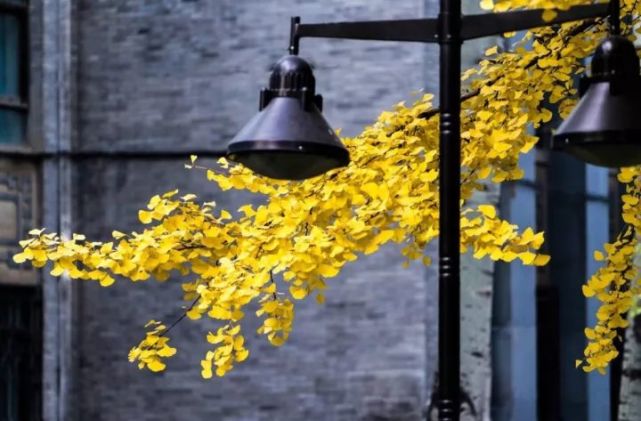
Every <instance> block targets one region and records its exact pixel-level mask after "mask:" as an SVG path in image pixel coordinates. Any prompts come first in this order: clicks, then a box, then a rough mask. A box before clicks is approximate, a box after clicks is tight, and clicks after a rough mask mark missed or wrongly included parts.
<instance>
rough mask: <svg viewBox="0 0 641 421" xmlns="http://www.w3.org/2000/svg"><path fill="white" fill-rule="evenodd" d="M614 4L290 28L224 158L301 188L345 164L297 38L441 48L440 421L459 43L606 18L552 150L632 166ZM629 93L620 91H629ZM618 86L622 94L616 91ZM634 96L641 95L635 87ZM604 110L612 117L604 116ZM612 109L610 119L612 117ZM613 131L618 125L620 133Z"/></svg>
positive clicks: (637, 129)
mask: <svg viewBox="0 0 641 421" xmlns="http://www.w3.org/2000/svg"><path fill="white" fill-rule="evenodd" d="M619 13H620V5H619V1H618V0H611V1H610V2H609V4H595V5H588V6H576V7H573V8H570V9H569V10H567V11H561V12H559V13H558V14H557V16H556V17H555V18H554V19H552V20H550V21H545V20H544V19H543V10H527V11H515V12H506V13H493V14H482V15H470V16H462V13H461V1H460V0H440V14H439V15H438V17H437V18H433V19H411V20H395V21H372V22H339V23H321V24H301V23H300V19H299V18H293V19H292V23H291V39H290V47H289V53H290V55H289V56H286V57H285V58H284V59H282V60H281V61H280V62H279V63H278V64H277V65H276V67H275V69H274V71H273V73H272V76H271V78H270V84H269V88H268V89H266V90H263V91H262V92H261V100H260V110H261V111H260V112H259V113H258V115H257V116H255V117H254V118H253V119H252V120H251V121H250V122H249V123H248V124H247V126H245V128H243V129H242V130H241V132H240V133H239V134H238V135H237V136H236V137H235V138H234V139H233V140H232V141H231V142H230V144H229V146H228V154H229V158H230V159H232V160H235V161H238V162H241V163H243V164H244V165H246V166H247V167H249V168H250V169H252V170H254V171H256V172H257V173H259V174H263V175H265V176H268V177H272V178H278V179H304V178H308V177H313V176H315V175H319V174H321V173H323V172H324V171H327V170H329V169H332V168H337V167H340V166H344V165H347V163H348V162H349V157H348V155H347V151H346V150H345V149H344V147H342V145H341V144H340V142H339V141H338V137H337V136H336V135H335V134H334V132H333V131H332V130H331V129H330V127H329V125H328V124H327V122H326V121H325V120H324V119H323V118H322V116H321V115H320V111H321V108H322V100H321V99H320V98H319V97H318V96H316V92H315V81H314V77H313V74H312V70H311V67H310V66H309V64H307V63H306V62H305V61H304V60H302V59H300V58H299V57H297V54H298V49H299V41H300V39H301V38H305V37H307V38H310V37H315V38H342V39H361V40H377V41H406V42H424V43H437V44H439V46H440V85H439V86H440V89H439V95H440V105H439V106H440V114H441V118H440V145H439V152H440V162H439V169H440V180H439V183H440V186H439V199H440V203H439V215H440V217H439V230H440V233H441V238H440V241H439V335H438V337H439V389H438V402H437V404H438V412H439V420H441V421H457V420H459V413H460V254H459V244H460V181H461V133H460V131H461V129H460V125H461V118H460V113H461V103H460V95H461V78H460V74H461V45H462V43H463V42H464V41H466V40H470V39H475V38H481V37H485V36H490V35H499V34H503V33H506V32H514V31H520V30H525V29H529V28H535V27H543V26H551V25H556V24H560V23H564V22H571V21H576V20H582V19H593V18H599V17H606V16H608V15H610V20H611V26H612V33H613V37H610V38H608V39H607V40H606V41H605V42H604V43H603V44H602V45H601V46H600V47H599V49H598V50H597V53H596V56H595V59H594V62H593V70H594V72H595V74H594V75H593V77H592V79H591V80H590V81H589V83H590V85H589V88H588V89H587V92H586V93H585V95H584V97H583V99H582V100H581V102H580V103H579V105H578V107H577V109H576V110H575V112H574V113H573V114H572V115H571V116H570V118H568V120H567V121H566V123H565V124H564V125H563V126H562V127H561V129H560V131H559V134H558V135H557V136H556V138H555V144H556V145H557V146H560V147H564V148H565V149H566V150H567V151H568V152H570V153H574V154H575V155H577V156H578V157H580V158H583V159H585V160H587V161H589V162H593V163H596V164H600V165H608V166H622V165H632V164H639V163H641V118H638V117H637V114H638V113H635V111H637V110H639V109H640V108H641V107H640V105H641V103H640V102H639V95H638V94H637V92H638V91H637V90H636V87H638V86H640V85H641V83H640V80H641V78H640V77H639V63H638V58H637V57H636V52H635V50H634V47H632V49H630V45H629V41H627V40H625V39H623V38H620V37H618V34H619V26H620V23H619ZM632 85H633V86H634V87H635V89H633V90H630V91H628V88H629V87H630V86H632ZM622 86H625V89H621V88H622ZM640 89H641V88H640ZM610 108H612V109H610ZM613 110H614V111H613ZM595 119H596V120H598V121H597V122H594V121H591V120H595ZM622 122H624V123H625V124H623V125H621V124H622Z"/></svg>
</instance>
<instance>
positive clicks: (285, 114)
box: [227, 55, 349, 180]
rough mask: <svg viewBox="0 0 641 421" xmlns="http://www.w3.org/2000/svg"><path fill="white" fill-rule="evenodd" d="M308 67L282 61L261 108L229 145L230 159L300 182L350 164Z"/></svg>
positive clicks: (296, 59)
mask: <svg viewBox="0 0 641 421" xmlns="http://www.w3.org/2000/svg"><path fill="white" fill-rule="evenodd" d="M321 110H322V97H321V96H320V95H316V94H315V79H314V75H313V72H312V68H311V66H310V65H309V64H308V63H307V62H306V61H305V60H303V59H301V58H300V57H298V56H294V55H290V56H286V57H284V58H283V59H281V60H280V61H279V62H278V63H277V64H276V66H275V67H274V70H273V71H272V74H271V77H270V83H269V88H267V89H263V90H262V92H261V97H260V111H259V113H258V114H256V115H255V116H254V117H253V118H252V119H251V120H250V121H249V122H248V123H247V125H245V127H243V128H242V129H241V131H240V132H239V133H238V134H237V135H236V136H235V137H234V138H233V139H232V140H231V142H230V143H229V145H228V147H227V152H228V156H229V158H230V159H231V160H233V161H236V162H240V163H242V164H243V165H245V166H246V167H248V168H250V169H251V170H253V171H254V172H256V173H258V174H261V175H264V176H266V177H270V178H276V179H286V180H303V179H306V178H311V177H315V176H318V175H320V174H323V173H324V172H326V171H329V170H331V169H333V168H338V167H341V166H345V165H347V164H348V163H349V153H348V152H347V149H345V147H344V146H343V144H342V143H341V141H340V139H339V138H338V136H337V135H336V133H334V130H332V128H331V127H330V126H329V123H327V121H326V120H325V119H324V118H323V116H322V114H321Z"/></svg>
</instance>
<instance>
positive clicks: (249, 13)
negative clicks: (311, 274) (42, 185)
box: [52, 0, 491, 421]
mask: <svg viewBox="0 0 641 421" xmlns="http://www.w3.org/2000/svg"><path fill="white" fill-rule="evenodd" d="M435 3H437V2H436V1H433V0H429V1H427V0H402V1H398V2H393V3H392V2H388V1H382V0H349V1H345V0H340V1H339V0H326V1H310V0H269V1H265V0H263V1H258V0H242V1H241V0H190V1H187V0H155V1H146V0H100V1H95V0H79V1H78V3H77V10H76V11H75V16H74V18H75V19H76V22H75V25H74V31H75V32H74V34H75V36H76V45H75V48H76V53H77V57H76V59H77V61H76V64H77V67H76V69H77V74H76V78H75V84H76V86H77V95H76V98H75V102H74V104H75V105H74V107H75V111H76V113H77V115H76V122H77V124H76V127H75V130H76V133H77V134H76V136H75V137H74V141H75V145H74V146H75V148H77V149H86V150H95V149H110V150H156V151H163V150H181V151H185V153H186V154H187V153H188V152H187V151H189V150H193V149H207V148H214V149H221V148H223V147H224V145H225V142H226V141H227V140H229V138H231V136H233V134H234V133H235V132H236V131H237V130H238V129H239V128H240V127H241V126H242V125H243V124H244V123H245V122H246V121H247V120H248V119H249V118H250V117H251V115H252V114H253V113H254V112H256V109H257V102H258V89H259V88H260V87H262V86H263V85H264V84H265V83H266V81H267V72H268V70H269V68H270V66H271V65H272V64H273V63H274V62H275V61H276V60H277V59H278V58H279V57H280V56H281V55H282V54H284V52H285V49H286V47H287V40H288V31H289V17H290V16H291V15H300V16H302V18H303V21H308V22H319V21H336V20H359V19H363V20H365V19H392V18H415V17H420V16H433V15H434V14H435V13H436V9H437V6H436V5H435ZM478 50H479V47H478V45H473V46H472V47H470V48H468V49H467V50H466V56H467V57H468V59H467V61H470V60H473V58H474V57H476V56H478ZM436 51H437V50H436V48H434V47H425V46H422V45H419V44H399V43H378V42H358V41H331V40H303V42H302V45H301V55H302V56H304V57H306V58H309V59H310V60H311V62H312V63H313V64H314V66H315V68H316V77H317V87H318V91H319V92H320V93H322V94H323V95H324V97H325V104H326V110H325V115H326V117H327V119H328V120H329V121H330V122H331V123H332V124H333V125H334V126H335V127H337V128H343V129H344V131H343V133H344V134H347V135H354V134H357V133H358V132H359V131H360V129H361V128H362V127H363V126H364V125H366V124H368V123H370V122H371V121H373V119H374V118H375V116H376V115H377V114H378V113H379V112H380V111H381V110H383V109H386V108H390V107H391V105H392V104H394V103H396V102H398V101H400V100H404V99H408V98H410V99H411V95H410V93H411V92H414V91H417V90H419V89H421V88H426V89H429V90H431V91H434V89H433V88H434V87H435V85H436V83H437V81H438V79H437V76H438V66H437V63H438V60H437V56H436ZM186 160H187V156H185V159H184V160H180V159H177V160H167V161H163V160H156V161H154V160H133V159H109V160H91V161H85V162H82V163H79V164H77V165H75V167H74V170H73V180H74V189H73V190H74V196H73V203H74V210H73V215H74V227H73V229H74V231H76V232H83V233H85V234H87V235H88V236H89V237H90V238H95V239H96V240H103V239H106V238H107V237H108V236H109V233H110V232H111V231H112V230H113V229H118V230H120V231H127V230H136V229H140V225H139V223H138V222H137V210H138V209H140V208H142V207H144V205H145V204H146V202H147V200H148V198H149V197H151V196H152V195H153V194H157V193H162V192H164V191H168V190H171V189H174V188H179V189H181V191H183V192H193V193H196V194H199V196H200V197H201V198H202V199H203V200H215V201H216V202H217V203H218V204H219V205H220V206H221V207H224V208H227V209H230V210H235V209H236V208H238V207H239V206H240V205H241V204H244V203H246V202H247V201H259V200H261V199H260V198H256V197H251V196H249V195H246V194H242V193H233V192H232V193H230V192H224V193H222V192H219V191H218V190H217V189H216V188H215V186H214V185H213V184H211V183H208V182H206V181H205V180H204V176H203V174H202V173H199V172H196V171H192V172H189V171H186V170H185V169H183V164H184V162H185V161H186ZM401 261H402V260H401V258H400V254H399V252H398V250H396V249H394V248H392V247H388V248H384V249H383V250H381V251H380V252H379V253H377V254H376V255H374V256H369V257H367V258H363V259H360V260H359V262H357V263H353V264H352V265H350V266H348V267H347V268H346V270H344V271H343V273H342V274H341V275H340V276H339V277H337V278H335V279H332V280H331V282H330V288H329V291H328V293H327V303H326V304H325V305H324V306H318V305H317V304H316V303H315V302H313V300H310V302H309V303H307V302H305V303H298V307H297V311H296V321H295V327H294V332H293V333H292V336H291V339H290V341H289V342H288V343H287V344H286V345H285V346H284V347H282V348H278V349H277V348H274V347H272V346H271V345H269V344H268V343H267V342H266V341H265V340H264V339H263V338H262V337H258V335H256V334H253V333H251V332H254V331H255V329H256V327H257V322H256V321H255V320H254V318H253V317H252V315H251V314H250V315H249V316H248V317H247V321H246V323H247V325H246V327H245V329H246V332H250V333H248V335H247V336H248V338H247V339H248V341H249V349H250V351H251V356H250V359H249V360H248V361H247V362H245V363H243V364H240V365H238V366H237V367H236V369H235V370H234V371H233V372H232V373H230V374H229V375H227V376H225V377H224V378H222V379H212V380H209V381H205V380H203V379H202V378H201V377H200V367H199V361H200V359H201V358H202V356H203V355H204V353H205V352H206V345H207V344H206V343H205V341H204V336H205V334H206V332H207V331H208V330H210V329H214V328H215V326H214V325H213V324H212V323H210V322H209V321H206V320H202V321H199V322H196V323H193V322H184V323H182V324H181V325H180V326H179V327H177V328H176V329H175V330H174V331H172V338H173V339H172V343H173V344H174V345H175V346H177V347H178V348H179V352H178V354H177V356H176V357H174V358H173V359H172V360H171V361H170V362H169V366H168V370H167V371H166V372H165V373H163V374H156V375H153V374H150V373H146V372H139V371H138V370H137V369H136V368H135V366H133V365H131V364H129V363H128V362H127V360H126V355H127V352H128V350H129V349H130V347H131V346H132V345H134V344H136V343H137V342H138V341H139V340H140V339H141V338H142V335H143V334H144V333H143V332H144V331H143V328H142V326H143V325H144V324H145V323H146V322H147V321H148V320H149V319H152V318H153V319H157V320H163V321H165V322H171V321H172V320H174V319H175V318H176V317H177V316H178V315H179V314H180V313H181V308H180V307H181V305H182V304H183V303H182V302H180V301H178V300H177V298H178V297H179V294H180V293H179V290H180V287H179V281H180V279H172V280H170V281H169V282H167V283H164V284H158V283H155V282H153V281H151V282H147V283H139V284H136V285H129V284H128V281H124V280H122V281H119V282H117V284H116V285H115V286H113V287H111V288H106V289H104V288H100V287H99V286H97V285H95V284H93V283H82V284H80V286H79V288H78V291H77V296H76V297H75V298H74V300H75V305H76V308H77V309H76V311H77V319H76V323H75V324H74V326H73V328H74V331H75V338H76V339H75V343H77V349H76V350H75V355H77V356H78V360H77V367H76V370H75V374H74V375H75V377H76V379H75V383H76V385H77V387H76V388H75V389H74V390H75V392H74V396H73V397H72V398H69V399H68V400H69V401H70V402H72V404H73V405H74V406H75V407H74V409H73V411H72V412H73V413H75V414H76V418H77V419H78V420H81V421H82V420H95V421H116V420H118V421H120V420H125V419H136V420H140V421H145V420H159V419H162V420H187V419H194V420H201V419H211V420H216V421H227V420H229V421H232V420H233V421H253V420H279V421H281V420H282V421H288V420H292V421H294V420H303V419H313V420H315V421H316V420H318V421H324V420H327V421H342V420H346V421H347V420H381V421H382V420H394V421H403V420H408V421H410V420H411V421H414V420H419V419H421V412H422V411H423V407H424V404H425V402H426V401H427V399H428V394H429V392H428V391H429V390H431V385H432V379H433V373H434V370H435V369H436V340H435V338H436V337H435V335H436V329H435V324H436V278H435V270H434V268H429V269H427V270H426V269H424V268H422V267H420V266H418V265H417V266H411V267H410V268H409V269H402V268H401ZM466 262H467V261H466ZM470 264H472V263H470ZM467 265H468V263H466V267H467ZM490 271H491V268H490V267H483V268H482V269H481V267H480V266H479V269H478V270H477V269H474V268H472V269H470V274H474V275H470V276H473V280H474V281H475V284H474V285H475V287H474V289H472V290H471V292H470V294H469V296H466V297H464V306H465V309H466V310H464V311H467V312H468V313H467V315H464V316H463V317H464V319H466V320H470V321H472V320H474V322H475V324H474V327H473V328H472V329H473V330H474V331H473V332H472V331H470V330H464V335H468V334H469V335H470V338H472V337H474V338H475V339H470V340H473V341H477V340H478V343H477V342H474V343H472V344H470V345H469V347H468V348H469V349H470V350H471V351H474V350H476V353H475V354H474V355H480V356H481V357H472V358H464V363H465V364H468V365H470V367H472V366H473V367H474V369H469V370H466V369H465V368H464V369H463V372H464V373H467V374H465V379H464V381H465V387H466V388H468V389H469V388H471V387H474V388H476V389H475V390H474V391H473V392H469V394H470V395H472V399H473V400H474V403H475V408H476V411H477V417H478V419H481V418H480V417H481V416H482V413H484V412H485V406H484V405H486V404H487V402H486V403H485V404H484V403H483V401H484V400H487V391H488V390H489V389H487V388H488V387H489V384H488V383H489V381H487V376H488V372H489V356H488V347H489V344H488V343H487V341H488V340H489V334H488V333H487V329H488V328H489V306H486V305H485V304H486V303H487V302H488V297H489V295H488V294H491V292H490V291H487V289H486V286H487V285H488V284H489V285H491V282H488V280H489V279H490V278H491V272H490ZM476 296H478V297H481V300H482V303H480V304H479V303H471V301H474V300H475V298H474V297H476ZM470 300H471V301H470ZM469 309H471V310H469ZM476 311H480V313H479V314H480V316H478V315H476V316H475V314H476V313H474V312H476ZM486 313H488V314H486ZM483 320H486V322H485V329H486V330H483V324H484V323H483ZM477 326H480V328H479V329H481V330H480V331H479V330H478V329H476V327H477ZM466 332H467V333H466ZM465 341H466V339H464V343H465ZM468 348H466V349H468ZM478 358H481V359H482V362H481V363H479V361H478V360H477V359H478ZM52 419H53V418H52ZM65 421H66V420H65Z"/></svg>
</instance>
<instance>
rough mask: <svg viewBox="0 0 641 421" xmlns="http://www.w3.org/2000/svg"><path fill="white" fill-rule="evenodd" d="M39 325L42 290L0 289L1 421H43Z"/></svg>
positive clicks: (33, 288) (2, 287) (30, 288)
mask: <svg viewBox="0 0 641 421" xmlns="http://www.w3.org/2000/svg"><path fill="white" fill-rule="evenodd" d="M40 325H41V314H40V303H39V288H37V287H15V286H0V420H3V421H37V420H40V419H41V410H40V401H41V399H40V388H41V381H40V376H41V370H40V365H41V363H40V359H41V355H40V349H41V347H40V343H41V326H40Z"/></svg>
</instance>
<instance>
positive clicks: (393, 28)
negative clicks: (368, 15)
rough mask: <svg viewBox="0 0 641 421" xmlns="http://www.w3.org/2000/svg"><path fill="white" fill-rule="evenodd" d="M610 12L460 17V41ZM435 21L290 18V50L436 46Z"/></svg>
mask: <svg viewBox="0 0 641 421" xmlns="http://www.w3.org/2000/svg"><path fill="white" fill-rule="evenodd" d="M610 9H611V7H610V5H608V4H607V3H601V4H593V5H587V6H575V7H572V8H570V9H569V10H565V11H559V12H557V15H556V17H555V18H554V19H552V20H550V21H545V20H543V12H544V10H543V9H536V10H519V11H515V12H504V13H485V14H480V15H469V16H463V25H462V28H461V39H462V40H469V39H475V38H482V37H486V36H492V35H500V34H504V33H506V32H515V31H521V30H525V29H530V28H537V27H542V26H552V25H557V24H560V23H565V22H572V21H578V20H583V19H594V18H600V17H606V16H608V15H609V14H610ZM438 21H439V20H438V18H425V19H406V20H380V21H369V22H335V23H305V24H302V23H300V19H299V18H293V20H292V33H291V46H290V51H291V52H292V53H294V54H296V53H298V42H299V40H300V39H301V38H340V39H358V40H372V41H404V42H423V43H437V42H438V41H439V35H438V34H439V25H438Z"/></svg>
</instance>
